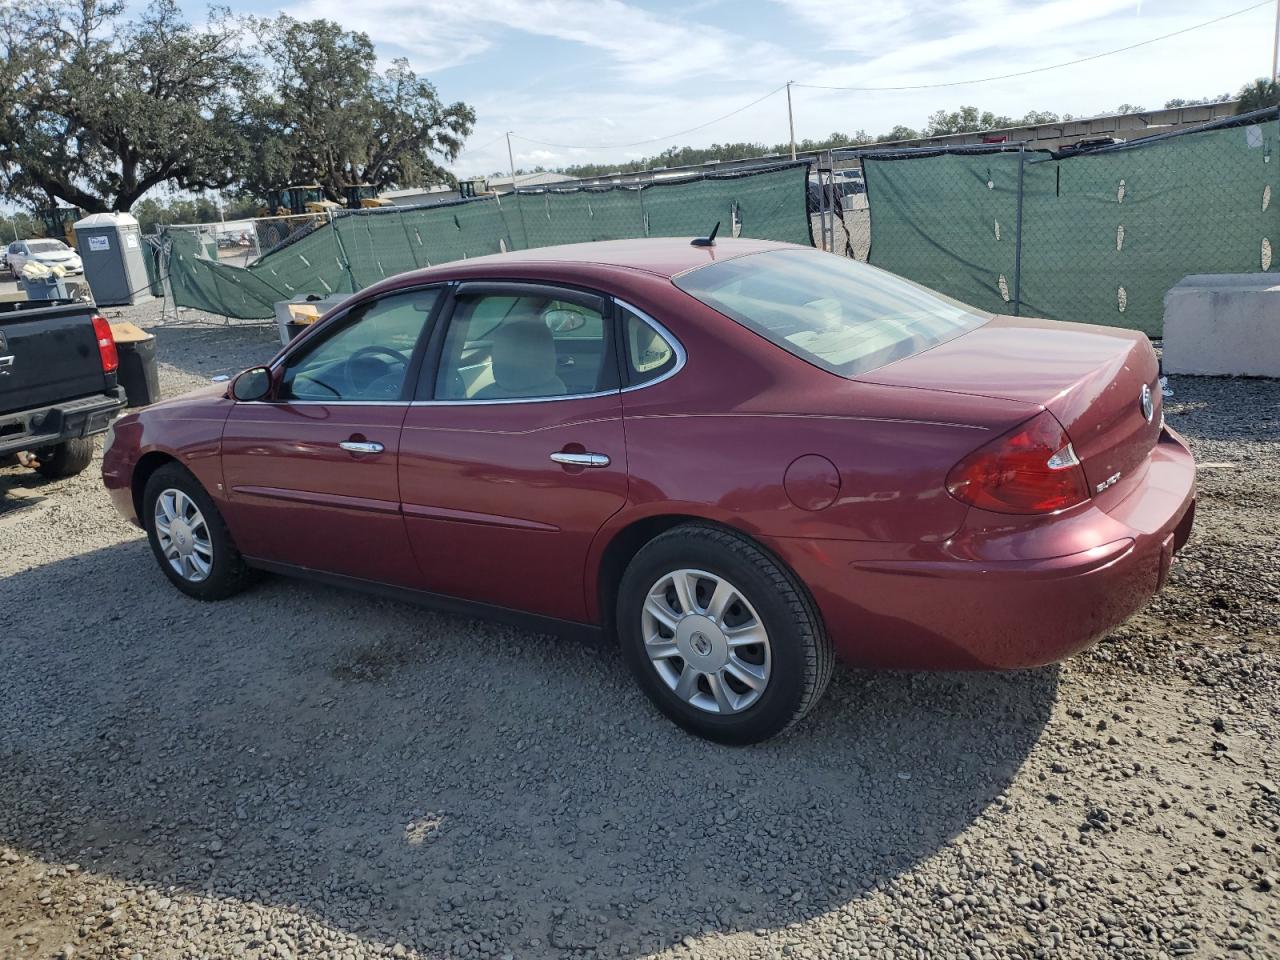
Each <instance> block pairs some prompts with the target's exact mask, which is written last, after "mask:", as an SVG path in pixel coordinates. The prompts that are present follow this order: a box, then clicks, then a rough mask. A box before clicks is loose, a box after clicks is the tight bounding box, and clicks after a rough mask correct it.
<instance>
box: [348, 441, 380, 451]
mask: <svg viewBox="0 0 1280 960" xmlns="http://www.w3.org/2000/svg"><path fill="white" fill-rule="evenodd" d="M338 446H340V447H341V448H342V449H343V450H345V451H347V453H381V452H382V450H383V446H382V444H380V443H378V442H377V441H375V440H343V441H342V442H341V443H340V444H338Z"/></svg>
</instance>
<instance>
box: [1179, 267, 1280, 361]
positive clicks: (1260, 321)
mask: <svg viewBox="0 0 1280 960" xmlns="http://www.w3.org/2000/svg"><path fill="white" fill-rule="evenodd" d="M1164 371H1165V373H1198V374H1204V375H1209V376H1214V375H1218V376H1223V375H1225V376H1246V377H1280V273H1276V274H1273V273H1213V274H1202V275H1197V276H1190V277H1184V278H1183V279H1182V280H1180V281H1179V282H1178V283H1177V284H1176V285H1175V286H1174V287H1173V288H1172V289H1170V291H1169V292H1168V293H1166V294H1165V295H1164Z"/></svg>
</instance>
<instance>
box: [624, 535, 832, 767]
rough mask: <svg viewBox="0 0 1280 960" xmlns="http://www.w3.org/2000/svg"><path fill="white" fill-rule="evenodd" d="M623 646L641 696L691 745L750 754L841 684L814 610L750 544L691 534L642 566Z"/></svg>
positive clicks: (657, 544) (647, 549)
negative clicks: (694, 741) (751, 746)
mask: <svg viewBox="0 0 1280 960" xmlns="http://www.w3.org/2000/svg"><path fill="white" fill-rule="evenodd" d="M617 618H618V619H617V623H618V633H619V640H620V642H621V644H622V651H623V655H624V657H625V658H626V660H627V663H628V665H629V666H630V668H631V670H632V673H633V674H634V675H635V677H636V680H637V681H638V682H639V684H640V687H641V689H643V690H644V692H645V693H646V694H647V695H648V696H649V699H651V700H652V701H653V702H654V704H655V705H656V706H657V707H658V708H659V709H660V710H661V711H662V712H663V713H665V714H666V715H667V716H668V717H670V718H671V719H672V720H674V721H675V722H676V723H678V724H680V726H682V727H684V728H685V729H686V730H688V731H690V732H691V733H696V734H697V735H699V736H702V737H706V738H707V739H710V740H715V741H718V742H720V743H729V744H747V743H757V742H759V741H761V740H767V739H768V738H769V737H772V736H775V735H777V734H779V733H781V732H782V731H784V730H786V729H787V728H788V727H790V726H791V725H792V724H794V723H796V722H797V721H799V720H800V719H801V718H803V717H804V716H805V714H807V713H808V712H809V710H810V709H812V707H813V705H814V704H815V703H816V702H817V701H818V699H819V697H821V695H822V693H823V691H824V690H825V689H826V686H827V683H828V681H829V680H830V679H831V668H832V661H833V653H832V649H831V641H830V639H829V638H828V637H827V633H826V630H825V629H824V627H823V624H822V620H821V618H820V617H819V615H818V612H817V610H816V609H815V607H814V604H813V601H812V599H811V598H810V597H809V595H808V592H807V591H806V590H805V589H804V587H803V586H802V585H801V584H800V583H798V582H797V581H796V579H795V577H794V576H792V574H791V573H790V572H789V571H787V570H786V569H785V568H783V567H782V565H781V564H779V563H778V561H777V560H775V559H774V558H773V557H771V556H769V554H767V553H766V552H765V551H764V550H762V549H761V548H760V547H758V546H757V545H756V544H754V543H752V542H751V541H750V540H748V539H747V538H745V537H743V536H741V535H739V534H736V533H733V532H731V531H728V530H724V529H722V528H719V527H712V526H706V525H702V524H687V525H682V526H679V527H675V528H673V529H671V530H669V531H667V532H666V533H663V534H662V535H660V536H658V537H656V538H654V539H653V540H651V541H650V542H649V543H648V544H646V545H645V546H644V547H643V548H641V550H640V551H639V552H638V553H637V554H636V555H635V557H634V558H633V559H632V561H631V563H630V564H629V565H628V566H627V570H626V572H625V573H624V574H623V577H622V582H621V584H620V587H619V592H618V613H617Z"/></svg>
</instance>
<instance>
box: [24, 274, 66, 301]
mask: <svg viewBox="0 0 1280 960" xmlns="http://www.w3.org/2000/svg"><path fill="white" fill-rule="evenodd" d="M21 279H22V289H23V290H25V291H26V294H27V298H28V299H30V300H66V299H68V298H69V297H70V294H69V293H68V292H67V282H66V280H65V279H63V278H62V277H52V276H50V277H39V278H38V279H35V280H28V279H27V278H26V277H22V278H21Z"/></svg>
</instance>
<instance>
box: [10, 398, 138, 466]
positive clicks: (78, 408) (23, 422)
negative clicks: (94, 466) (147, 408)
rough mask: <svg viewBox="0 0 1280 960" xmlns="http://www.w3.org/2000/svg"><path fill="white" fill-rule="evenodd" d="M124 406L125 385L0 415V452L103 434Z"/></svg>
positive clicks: (47, 445) (51, 444)
mask: <svg viewBox="0 0 1280 960" xmlns="http://www.w3.org/2000/svg"><path fill="white" fill-rule="evenodd" d="M124 405H125V393H124V387H112V388H111V389H110V390H109V391H107V392H106V393H101V394H94V395H93V396H91V397H81V398H79V399H78V400H67V401H65V402H63V403H55V404H51V405H50V406H47V407H37V408H35V409H34V410H19V411H17V412H15V413H6V414H0V454H6V453H14V452H16V451H18V450H38V449H40V448H42V447H51V446H54V445H55V444H58V443H62V442H63V441H64V440H74V439H76V438H77V437H89V436H93V435H94V434H95V433H102V432H104V431H105V430H106V429H107V427H108V426H109V425H110V423H111V421H112V420H113V419H115V417H116V415H117V414H118V413H119V412H120V411H121V410H122V409H123V408H124Z"/></svg>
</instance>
